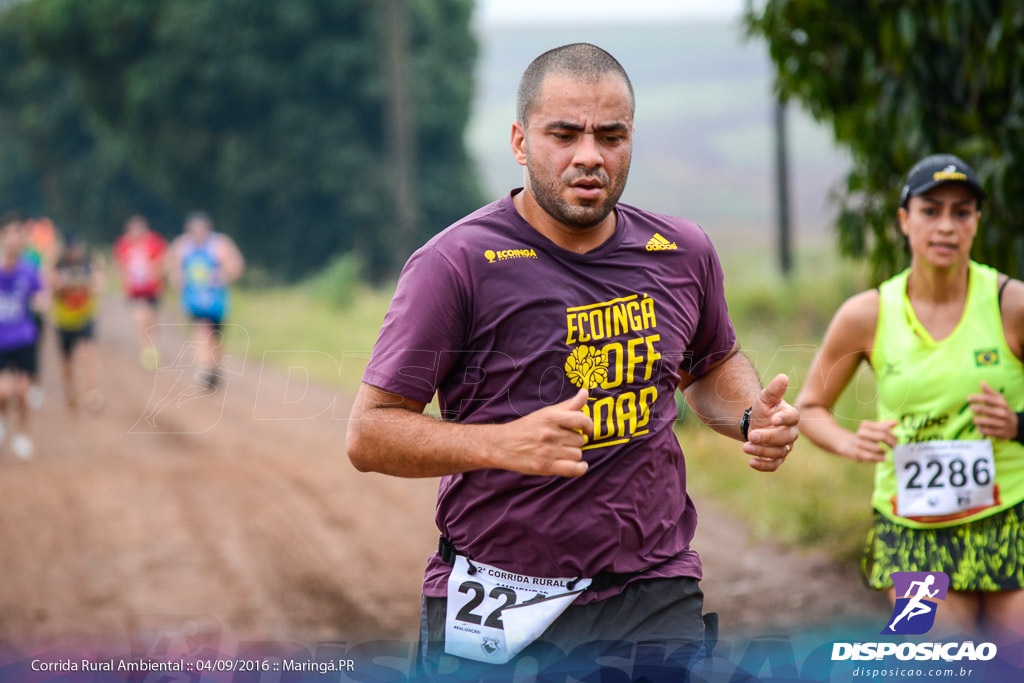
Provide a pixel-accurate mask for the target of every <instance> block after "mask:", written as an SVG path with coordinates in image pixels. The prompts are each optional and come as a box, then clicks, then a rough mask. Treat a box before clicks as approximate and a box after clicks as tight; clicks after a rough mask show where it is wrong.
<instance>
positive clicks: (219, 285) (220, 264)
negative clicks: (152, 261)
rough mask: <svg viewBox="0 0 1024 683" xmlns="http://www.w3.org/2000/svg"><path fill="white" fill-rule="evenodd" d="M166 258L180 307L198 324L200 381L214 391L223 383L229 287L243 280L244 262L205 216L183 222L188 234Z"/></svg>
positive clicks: (195, 337)
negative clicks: (223, 333) (178, 293)
mask: <svg viewBox="0 0 1024 683" xmlns="http://www.w3.org/2000/svg"><path fill="white" fill-rule="evenodd" d="M168 258H169V261H168V270H169V273H170V278H171V282H172V283H173V284H174V286H175V287H176V288H177V289H179V290H180V291H181V304H182V307H183V308H184V310H185V312H186V313H187V314H188V315H189V317H190V318H191V319H192V322H193V323H194V324H195V327H194V332H193V341H194V342H195V344H196V345H197V347H198V352H197V358H196V361H197V363H198V364H199V365H200V368H201V369H200V374H199V375H198V376H197V378H198V379H199V380H200V382H202V383H204V384H206V385H208V386H209V387H210V388H211V389H213V388H215V387H216V386H217V381H218V380H219V379H220V376H219V374H218V370H219V367H220V363H221V349H220V347H221V339H222V336H223V335H222V326H223V323H224V318H225V317H226V316H227V313H228V285H230V284H231V283H232V282H234V281H235V280H237V279H238V278H239V277H241V275H242V272H243V271H244V269H245V260H244V259H243V258H242V254H241V252H239V251H238V247H237V246H236V245H235V242H234V240H232V239H231V238H230V237H228V236H227V235H224V234H222V233H219V232H214V231H213V221H212V220H211V219H210V216H209V214H207V213H205V212H203V211H194V212H192V213H190V214H189V215H188V216H187V217H186V218H185V232H184V234H182V235H180V236H179V237H177V238H175V240H174V242H173V243H172V244H171V248H170V250H169V252H168Z"/></svg>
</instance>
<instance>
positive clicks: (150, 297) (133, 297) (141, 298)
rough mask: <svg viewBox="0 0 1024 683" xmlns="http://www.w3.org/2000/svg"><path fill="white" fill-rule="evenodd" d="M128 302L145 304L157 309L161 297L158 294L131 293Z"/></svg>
mask: <svg viewBox="0 0 1024 683" xmlns="http://www.w3.org/2000/svg"><path fill="white" fill-rule="evenodd" d="M128 303H130V304H144V305H146V306H149V307H150V308H152V309H154V310H155V309H156V308H157V306H159V305H160V297H159V295H157V294H129V295H128Z"/></svg>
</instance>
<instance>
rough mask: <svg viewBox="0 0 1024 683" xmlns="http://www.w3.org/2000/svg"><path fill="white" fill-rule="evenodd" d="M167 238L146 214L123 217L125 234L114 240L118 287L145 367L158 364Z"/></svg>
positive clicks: (154, 366) (148, 367)
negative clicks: (158, 321) (158, 311)
mask: <svg viewBox="0 0 1024 683" xmlns="http://www.w3.org/2000/svg"><path fill="white" fill-rule="evenodd" d="M166 252H167V241H166V240H165V239H164V238H163V237H162V236H161V235H160V233H158V232H155V231H154V230H151V229H150V227H149V222H148V221H147V220H146V217H145V216H142V215H141V214H135V215H133V216H129V217H128V220H127V221H125V226H124V234H122V235H121V236H120V237H119V238H118V239H117V242H115V243H114V259H115V260H116V261H117V266H118V269H119V271H120V273H121V287H122V288H123V290H124V293H125V296H126V297H127V298H128V303H129V305H130V306H131V309H132V320H133V321H134V322H135V336H136V338H137V339H138V343H139V363H141V364H142V367H144V368H146V369H148V370H155V369H156V368H157V366H158V365H159V364H160V355H159V353H158V351H157V347H156V339H155V338H154V335H155V333H156V330H155V325H156V309H157V306H158V305H159V303H160V295H161V293H162V291H163V264H164V257H165V254H166Z"/></svg>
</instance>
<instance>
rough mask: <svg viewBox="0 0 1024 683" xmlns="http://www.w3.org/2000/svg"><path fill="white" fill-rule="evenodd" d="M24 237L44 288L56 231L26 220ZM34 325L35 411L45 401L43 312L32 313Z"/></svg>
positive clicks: (44, 222) (27, 258)
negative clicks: (41, 376) (41, 377)
mask: <svg viewBox="0 0 1024 683" xmlns="http://www.w3.org/2000/svg"><path fill="white" fill-rule="evenodd" d="M21 230H22V235H23V237H24V241H25V247H24V249H23V250H22V260H24V262H25V263H27V264H28V265H30V266H31V267H32V268H33V270H35V271H36V274H37V275H38V276H39V279H40V280H41V281H42V282H43V283H44V284H45V283H47V282H48V281H49V278H50V273H51V272H52V270H53V264H54V262H55V261H56V260H57V246H58V245H57V242H58V241H59V240H58V236H57V227H56V226H55V225H54V224H53V221H52V220H50V219H49V218H47V217H45V216H42V217H39V218H27V219H25V220H24V221H23V222H22V224H21ZM32 322H34V323H35V326H36V329H37V330H38V332H37V334H36V341H35V354H36V367H35V369H34V370H33V371H32V373H31V379H32V385H31V386H30V387H29V390H28V395H27V396H28V405H29V407H30V408H32V409H33V410H39V408H41V407H42V405H43V401H44V400H45V399H46V397H45V395H44V394H43V388H42V387H41V386H40V385H39V363H40V360H41V355H40V351H41V350H42V348H43V337H44V336H45V332H46V316H45V315H44V314H43V311H42V310H33V311H32Z"/></svg>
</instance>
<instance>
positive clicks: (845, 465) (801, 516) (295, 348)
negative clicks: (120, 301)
mask: <svg viewBox="0 0 1024 683" xmlns="http://www.w3.org/2000/svg"><path fill="white" fill-rule="evenodd" d="M764 253H765V251H764V250H763V249H755V248H730V249H726V250H723V252H722V254H721V258H722V263H723V269H724V270H725V274H726V292H727V298H728V300H729V309H730V313H731V315H732V318H733V320H734V323H735V325H736V328H737V335H738V337H739V339H740V342H741V344H742V347H743V349H744V352H745V353H747V355H748V356H749V357H750V358H751V361H752V362H753V363H754V365H755V367H757V369H758V372H759V373H760V374H761V376H762V378H763V379H766V380H767V379H770V378H771V377H773V376H774V375H775V374H777V373H779V372H785V373H787V374H788V375H789V376H790V378H791V386H790V391H789V394H788V396H787V398H789V399H790V400H792V399H793V398H795V396H796V394H797V392H798V391H799V388H800V382H801V380H802V378H803V377H805V376H806V373H807V368H808V366H809V364H810V361H811V358H812V356H813V354H814V351H815V349H816V348H817V345H818V344H820V342H821V337H822V335H823V333H824V330H825V327H826V326H827V324H828V321H829V320H830V319H831V316H832V314H833V312H834V311H835V309H836V308H837V307H838V305H839V304H840V303H841V302H842V301H843V300H845V299H846V298H847V297H848V296H850V295H851V294H853V293H855V292H856V291H859V290H860V289H863V287H864V282H865V278H864V274H863V273H862V272H861V271H860V270H859V269H857V268H856V267H854V266H852V265H850V264H846V263H842V262H840V261H839V259H838V258H837V257H836V256H834V255H833V254H832V251H831V247H830V246H822V247H819V248H810V249H806V250H805V251H804V252H803V253H802V254H801V255H800V256H799V257H798V259H797V264H796V275H795V276H794V277H792V278H791V279H789V280H786V279H784V278H782V277H781V276H780V275H779V274H778V273H777V272H776V267H775V262H774V261H770V260H765V258H764ZM334 287H335V289H340V288H347V289H346V292H347V295H346V296H341V297H332V296H325V294H324V292H325V286H324V282H323V280H320V281H313V282H311V283H308V284H306V285H302V286H296V287H288V288H268V289H249V290H241V291H238V292H237V296H236V298H235V303H234V312H233V314H232V317H233V321H234V322H237V323H239V324H241V325H243V326H244V327H245V328H246V330H247V331H248V333H249V340H248V341H249V357H250V358H252V359H254V360H255V359H260V360H266V361H267V362H269V363H271V364H274V365H277V366H279V367H303V368H305V369H306V370H307V372H308V373H309V376H310V378H311V379H315V380H316V381H319V382H321V383H324V384H328V385H330V386H333V387H337V388H338V390H339V391H344V392H347V393H354V391H355V390H356V389H357V388H358V386H359V380H360V377H361V375H362V371H363V368H364V367H365V364H366V361H367V358H368V355H369V351H370V349H371V348H372V347H373V343H374V341H375V340H376V337H377V331H378V329H379V328H380V324H381V322H382V321H383V318H384V312H385V310H386V308H387V305H388V302H389V300H390V296H391V293H392V288H387V289H383V290H373V289H370V288H368V287H365V286H364V285H360V284H355V283H353V282H352V281H350V280H349V279H348V278H338V279H337V282H335V283H334ZM327 289H328V291H329V289H330V287H328V288H327ZM228 343H229V346H230V345H231V338H230V337H229V338H228ZM873 386H874V385H873V380H872V378H871V375H870V372H865V373H864V374H863V375H862V377H861V379H860V381H859V382H858V383H857V385H856V388H857V391H853V390H851V391H848V392H847V394H846V395H844V396H843V398H842V399H841V401H840V403H839V405H838V406H837V408H838V412H840V413H842V414H843V415H845V416H849V418H851V422H850V424H853V423H854V421H855V420H859V419H863V418H865V417H868V416H869V415H870V414H871V410H872V403H871V401H870V398H871V396H872V395H873ZM682 403H683V401H682V398H681V397H680V404H682ZM682 413H683V419H682V420H681V421H680V424H679V427H678V430H677V431H678V433H679V437H680V440H681V443H682V444H683V449H684V451H685V452H686V455H687V462H688V464H689V467H688V471H689V475H688V476H689V485H690V489H691V491H692V494H693V496H694V497H695V499H696V500H697V501H698V505H699V502H700V500H701V498H704V497H711V498H714V499H715V500H716V501H718V502H719V503H721V504H723V505H725V506H726V507H728V508H729V509H731V510H733V512H734V513H735V514H736V515H737V516H738V517H740V518H742V519H744V520H745V521H746V522H748V523H749V524H750V526H751V528H752V529H753V530H754V532H755V533H757V534H759V535H763V536H764V537H769V538H774V539H777V540H779V541H781V542H783V543H788V544H795V545H797V546H801V547H808V546H813V547H820V548H823V549H826V550H827V551H828V552H830V553H832V554H833V555H834V556H836V557H837V558H841V559H843V560H850V559H852V558H853V557H854V556H856V555H857V554H858V553H859V551H860V548H861V545H862V543H863V539H864V534H865V532H866V530H867V526H868V522H869V517H870V515H869V503H868V500H869V498H870V492H871V476H872V469H871V468H870V467H867V466H857V465H856V464H853V463H849V462H846V461H843V460H840V459H839V458H837V457H835V456H832V455H829V454H826V453H824V452H822V451H820V450H819V449H817V448H815V447H814V446H812V445H811V444H810V442H809V441H807V440H806V439H801V440H800V441H799V442H798V443H797V446H796V448H795V450H794V452H793V454H792V455H791V456H790V460H789V462H787V463H786V465H785V466H784V467H783V468H782V469H781V470H780V471H779V472H777V473H775V474H772V475H765V474H760V473H757V472H754V471H753V470H751V469H750V468H749V467H747V465H746V457H745V456H744V455H743V453H742V452H741V451H740V449H739V445H738V444H736V442H734V441H731V440H729V439H725V438H723V437H720V436H718V435H717V434H715V433H714V432H712V431H711V430H710V429H708V428H706V427H705V426H704V425H702V424H700V423H699V421H697V420H696V419H694V418H693V417H692V416H688V415H687V414H686V410H685V409H684V410H683V411H682Z"/></svg>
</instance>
